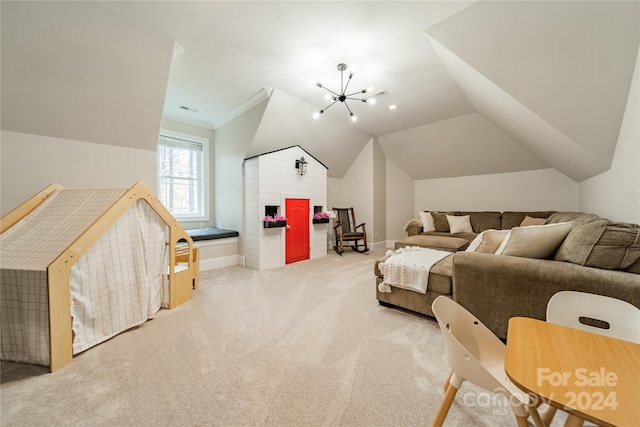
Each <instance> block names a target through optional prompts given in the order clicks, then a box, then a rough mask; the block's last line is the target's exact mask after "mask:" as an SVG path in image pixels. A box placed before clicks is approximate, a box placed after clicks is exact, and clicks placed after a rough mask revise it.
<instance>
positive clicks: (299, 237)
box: [285, 199, 309, 264]
mask: <svg viewBox="0 0 640 427" xmlns="http://www.w3.org/2000/svg"><path fill="white" fill-rule="evenodd" d="M285 212H286V214H285V215H286V217H287V231H286V237H285V251H286V255H285V261H286V263H287V264H290V263H292V262H296V261H302V260H305V259H309V199H285Z"/></svg>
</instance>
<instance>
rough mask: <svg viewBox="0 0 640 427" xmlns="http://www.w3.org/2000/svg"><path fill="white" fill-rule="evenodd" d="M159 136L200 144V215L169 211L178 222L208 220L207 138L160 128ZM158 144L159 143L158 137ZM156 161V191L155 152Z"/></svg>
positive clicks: (157, 157) (158, 158)
mask: <svg viewBox="0 0 640 427" xmlns="http://www.w3.org/2000/svg"><path fill="white" fill-rule="evenodd" d="M159 136H160V137H162V136H166V137H169V138H176V139H182V140H185V141H190V142H195V143H199V144H202V165H201V170H202V174H201V176H200V177H199V179H198V184H199V186H198V187H199V188H200V194H199V196H200V200H202V211H201V213H200V215H191V214H180V213H173V212H172V213H171V214H172V215H173V216H174V217H175V218H176V219H177V220H178V221H179V222H203V221H209V211H210V209H209V208H210V204H211V203H210V193H209V184H210V183H209V176H210V175H209V164H210V162H209V138H204V137H201V136H197V135H191V134H187V133H182V132H177V131H174V130H170V129H160V135H159ZM158 145H160V138H158ZM156 161H157V173H156V174H157V179H158V192H160V188H161V187H160V157H159V155H157V154H156ZM163 203H164V202H163Z"/></svg>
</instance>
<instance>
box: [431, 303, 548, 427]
mask: <svg viewBox="0 0 640 427" xmlns="http://www.w3.org/2000/svg"><path fill="white" fill-rule="evenodd" d="M431 308H432V310H433V313H434V315H435V316H436V319H437V320H438V325H440V330H441V331H442V334H443V335H444V342H445V349H446V353H447V362H448V363H449V366H450V367H451V369H452V371H453V372H452V374H451V375H450V379H449V384H448V386H446V390H445V395H444V398H443V399H442V402H441V403H440V408H439V409H438V413H437V414H436V417H435V419H434V420H433V426H442V424H443V423H444V420H445V418H446V417H447V414H448V413H449V409H450V408H451V404H452V403H453V400H454V398H455V396H456V393H457V392H458V390H459V389H460V386H461V385H462V383H463V382H464V381H469V382H471V383H473V384H476V385H477V386H479V387H482V388H484V389H485V390H488V391H491V392H493V393H499V394H502V395H503V396H505V397H506V398H507V400H508V402H509V403H510V405H511V409H512V411H513V413H514V415H515V416H516V420H517V423H518V426H521V427H524V426H528V425H529V424H528V423H527V418H528V416H529V415H531V418H532V419H533V421H534V423H535V425H536V426H538V427H541V426H543V425H544V424H543V423H542V420H541V419H540V415H539V414H538V411H537V410H536V408H535V407H533V406H530V404H531V403H532V401H531V398H530V396H529V395H527V394H526V393H525V392H523V391H522V390H520V389H519V388H518V387H516V386H515V385H514V384H512V383H511V381H509V379H508V378H507V375H506V373H505V371H504V353H505V345H504V344H503V343H502V341H500V340H499V339H498V337H497V336H495V335H494V334H493V332H491V331H490V330H489V329H488V328H487V327H486V326H485V325H484V324H482V322H480V321H479V320H478V319H476V318H475V317H474V316H473V315H472V314H471V313H469V312H468V311H467V310H466V309H465V308H464V307H462V306H461V305H460V304H458V303H457V302H455V301H453V300H451V299H450V298H447V297H444V296H440V297H438V298H436V299H435V301H433V304H432V306H431Z"/></svg>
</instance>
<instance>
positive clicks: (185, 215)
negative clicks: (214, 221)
mask: <svg viewBox="0 0 640 427" xmlns="http://www.w3.org/2000/svg"><path fill="white" fill-rule="evenodd" d="M208 143H209V140H208V139H207V138H202V137H198V136H194V135H187V134H182V133H179V132H174V131H169V130H165V129H162V130H161V131H160V138H159V139H158V197H159V198H160V200H161V201H162V203H163V204H164V205H165V206H166V207H167V209H168V210H169V212H171V214H173V216H175V217H176V218H177V219H178V220H180V221H208V220H209V215H208V214H209V212H208V211H209V209H208V206H209V202H208V197H207V194H208V191H207V190H208V189H207V187H208V167H209V162H208V151H209V150H208V145H209V144H208Z"/></svg>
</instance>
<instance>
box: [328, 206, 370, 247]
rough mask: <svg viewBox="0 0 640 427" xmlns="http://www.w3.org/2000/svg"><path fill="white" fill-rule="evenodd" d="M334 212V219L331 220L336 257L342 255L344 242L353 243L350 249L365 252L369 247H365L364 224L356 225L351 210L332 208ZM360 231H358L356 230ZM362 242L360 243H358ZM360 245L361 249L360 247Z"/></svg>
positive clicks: (365, 234)
mask: <svg viewBox="0 0 640 427" xmlns="http://www.w3.org/2000/svg"><path fill="white" fill-rule="evenodd" d="M333 210H334V211H335V212H336V217H335V218H334V219H333V224H334V225H333V231H334V234H335V236H336V245H335V246H334V247H333V250H334V251H336V253H337V254H338V255H342V253H343V252H344V242H353V244H351V245H350V246H351V248H352V249H353V250H354V251H356V252H360V253H364V252H367V251H368V250H369V247H368V246H367V231H366V230H365V223H364V222H363V223H362V224H358V225H355V224H356V218H355V215H354V214H353V208H333ZM358 229H360V230H358ZM360 241H362V243H360ZM361 244H362V248H361V247H360V245H361Z"/></svg>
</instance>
